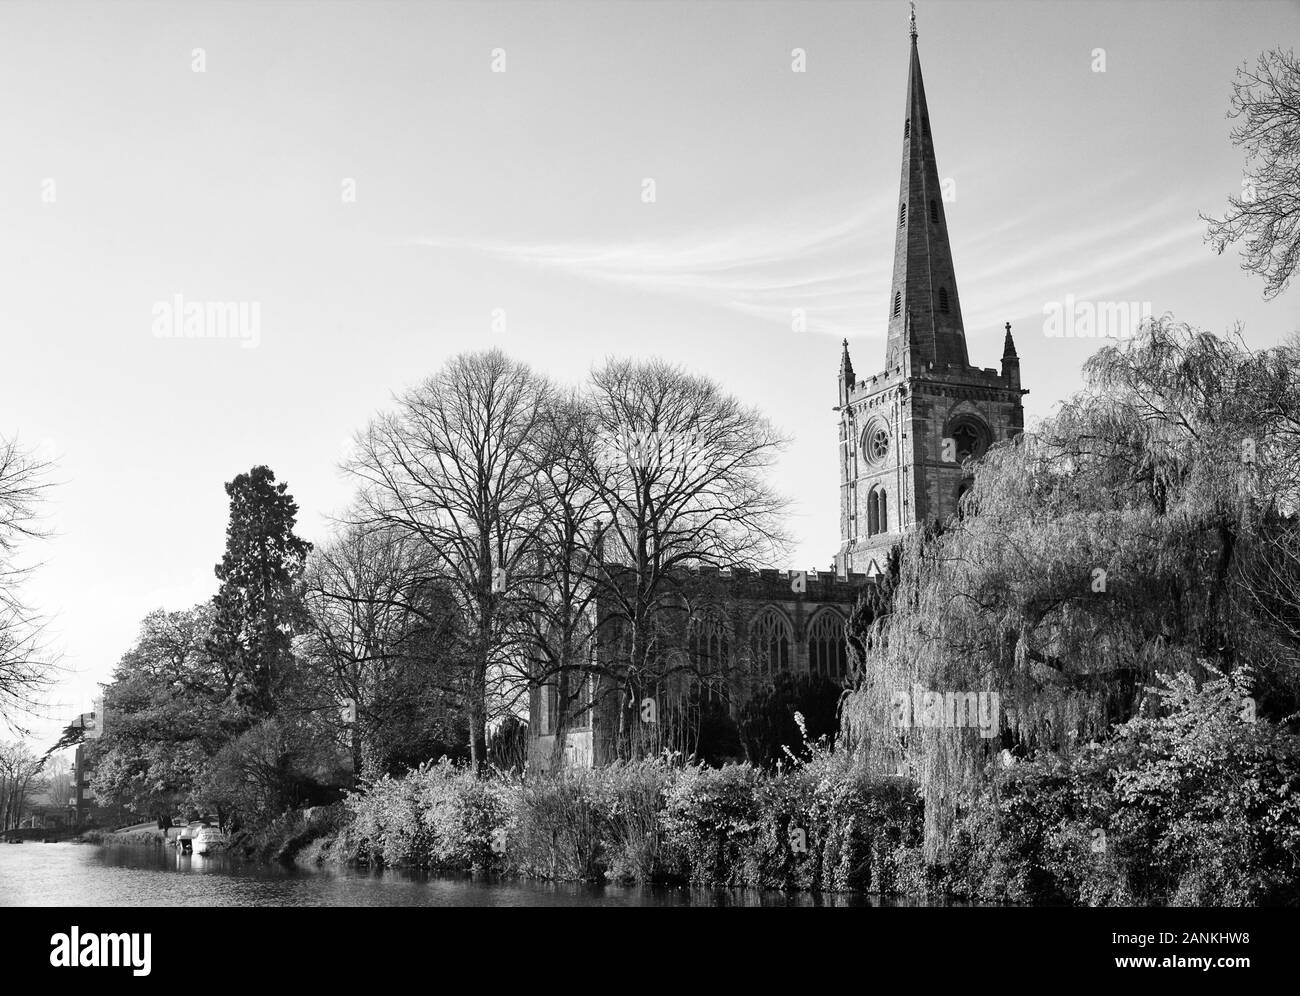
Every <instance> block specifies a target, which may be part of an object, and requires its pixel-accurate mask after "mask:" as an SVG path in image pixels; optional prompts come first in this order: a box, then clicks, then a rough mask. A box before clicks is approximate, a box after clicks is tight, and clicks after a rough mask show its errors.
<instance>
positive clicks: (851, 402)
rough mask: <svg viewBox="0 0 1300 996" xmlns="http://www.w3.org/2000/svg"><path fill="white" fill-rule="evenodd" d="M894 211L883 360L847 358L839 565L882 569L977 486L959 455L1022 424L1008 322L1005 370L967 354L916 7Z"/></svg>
mask: <svg viewBox="0 0 1300 996" xmlns="http://www.w3.org/2000/svg"><path fill="white" fill-rule="evenodd" d="M911 35H912V60H911V70H910V72H909V75H908V81H907V107H906V110H905V111H904V117H903V169H902V180H901V183H900V189H899V193H898V209H897V211H896V212H895V219H896V224H897V226H898V227H897V232H896V235H895V238H894V277H893V286H892V288H891V289H890V295H889V314H888V325H887V335H886V340H885V368H884V370H883V371H881V372H880V373H876V374H874V375H872V376H870V377H864V378H862V379H858V378H857V377H856V375H855V374H854V372H853V363H852V361H851V360H850V359H849V346H848V341H847V340H846V341H845V343H844V352H843V355H842V356H841V358H840V373H839V404H838V405H837V406H836V409H835V410H836V411H837V412H839V415H840V549H839V553H838V554H837V555H836V557H835V567H836V570H837V571H838V572H839V573H841V574H844V573H848V572H854V571H862V572H865V573H867V574H875V573H878V572H879V571H880V570H881V569H883V567H884V562H885V554H886V553H888V551H889V548H890V547H891V546H893V545H894V544H895V543H897V542H898V540H899V539H900V537H901V536H902V534H903V533H905V532H907V531H909V530H912V529H916V528H918V527H920V526H921V525H923V524H924V523H926V522H929V521H932V520H943V519H947V518H948V517H950V516H951V515H953V513H954V512H956V511H957V507H958V502H959V500H960V498H961V496H962V495H963V494H964V493H965V491H966V489H967V488H968V487H969V486H970V480H971V475H970V472H969V470H968V469H967V468H966V467H964V466H963V463H964V461H965V460H966V459H967V458H968V457H979V456H981V455H983V453H984V451H985V450H986V449H988V447H989V446H990V445H992V444H993V443H994V442H998V441H1001V440H1006V439H1011V438H1013V437H1014V436H1016V435H1018V434H1019V433H1020V432H1022V431H1023V429H1024V408H1023V407H1022V405H1021V397H1022V395H1025V394H1028V393H1029V392H1028V391H1025V390H1022V389H1021V387H1020V360H1019V358H1018V357H1017V355H1016V347H1015V343H1014V342H1013V341H1012V339H1011V325H1010V324H1009V323H1008V324H1007V326H1006V338H1005V340H1004V343H1003V348H1002V369H1001V371H998V370H994V369H991V368H984V369H981V368H979V367H975V366H971V364H970V360H969V358H968V356H967V352H966V329H965V326H964V325H963V323H962V317H961V298H960V296H959V295H958V293H957V277H956V272H955V270H954V268H953V261H952V248H951V246H950V245H949V242H948V223H947V220H946V218H945V215H944V205H943V196H942V192H941V190H940V185H939V168H938V166H937V164H936V161H935V155H934V140H933V138H932V137H931V132H930V113H929V109H928V108H927V106H926V102H925V85H924V84H923V83H922V81H921V58H920V56H919V55H918V54H917V47H916V15H915V12H913V15H912V26H911Z"/></svg>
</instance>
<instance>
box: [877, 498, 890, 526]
mask: <svg viewBox="0 0 1300 996" xmlns="http://www.w3.org/2000/svg"><path fill="white" fill-rule="evenodd" d="M879 494H880V531H881V532H882V533H887V532H889V499H888V498H887V497H886V495H885V489H884V488H880V489H879Z"/></svg>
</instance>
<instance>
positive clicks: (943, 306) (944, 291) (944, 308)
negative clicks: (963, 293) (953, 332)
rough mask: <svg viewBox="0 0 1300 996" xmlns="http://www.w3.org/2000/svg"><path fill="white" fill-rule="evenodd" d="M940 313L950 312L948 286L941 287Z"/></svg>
mask: <svg viewBox="0 0 1300 996" xmlns="http://www.w3.org/2000/svg"><path fill="white" fill-rule="evenodd" d="M939 314H941V315H946V314H948V288H947V287H940V288H939Z"/></svg>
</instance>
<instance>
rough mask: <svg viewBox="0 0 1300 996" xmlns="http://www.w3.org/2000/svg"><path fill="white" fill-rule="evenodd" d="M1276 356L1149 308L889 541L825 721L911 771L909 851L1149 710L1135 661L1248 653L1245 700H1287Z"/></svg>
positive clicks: (1287, 492) (1293, 382)
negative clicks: (1050, 405) (1071, 387)
mask: <svg viewBox="0 0 1300 996" xmlns="http://www.w3.org/2000/svg"><path fill="white" fill-rule="evenodd" d="M1298 360H1300V343H1297V342H1296V341H1292V342H1289V343H1287V344H1285V345H1283V346H1279V347H1276V348H1274V349H1271V350H1265V351H1261V352H1252V351H1251V350H1250V349H1248V348H1247V347H1246V346H1245V345H1244V343H1243V342H1242V341H1241V339H1240V338H1239V337H1234V338H1221V337H1216V336H1214V335H1210V334H1207V333H1204V332H1201V331H1198V330H1194V329H1191V328H1189V327H1188V326H1186V325H1181V324H1178V323H1175V322H1173V321H1172V320H1170V319H1168V318H1164V319H1157V320H1153V321H1151V322H1149V323H1148V324H1147V325H1146V326H1145V327H1144V329H1143V334H1142V335H1141V336H1140V337H1139V338H1137V339H1135V340H1134V341H1133V342H1132V343H1130V344H1128V345H1127V346H1126V347H1118V346H1113V347H1108V348H1106V349H1104V350H1102V351H1100V352H1099V353H1097V354H1096V355H1094V356H1093V357H1092V358H1091V359H1090V360H1089V361H1088V362H1087V363H1086V364H1085V367H1084V375H1085V378H1084V379H1085V388H1084V390H1083V391H1082V392H1080V393H1079V394H1078V395H1076V396H1074V397H1073V398H1071V399H1070V400H1069V401H1067V402H1066V403H1064V404H1063V406H1062V408H1061V410H1060V411H1059V413H1058V414H1057V415H1056V416H1055V417H1054V418H1052V419H1050V420H1048V421H1046V422H1045V423H1044V424H1043V425H1042V426H1041V428H1040V431H1038V432H1036V433H1034V434H1032V435H1024V436H1021V437H1019V438H1018V439H1017V440H1015V441H1013V442H1008V443H1005V444H1000V445H998V446H996V447H994V448H993V449H992V450H990V451H989V453H987V454H986V455H985V457H984V458H983V459H982V460H981V461H980V463H979V465H978V467H976V468H975V470H976V476H975V484H974V487H973V488H972V489H971V491H970V492H968V494H967V496H966V498H965V499H964V506H963V515H962V516H961V517H960V518H959V519H956V520H954V521H952V522H950V523H948V528H947V529H946V530H943V531H935V530H929V531H925V532H922V533H917V534H913V535H912V536H910V537H909V538H908V539H907V540H906V542H905V544H904V545H903V548H902V550H901V556H900V557H899V558H898V561H897V566H896V567H894V568H893V570H892V571H891V573H890V574H888V575H887V581H886V585H885V589H886V597H887V601H888V604H883V605H882V604H879V603H881V602H882V597H881V596H880V595H877V596H875V599H876V603H877V604H875V605H873V606H872V607H871V608H870V609H869V610H866V611H861V612H859V613H858V614H857V615H856V616H855V619H854V620H853V621H852V622H851V623H850V628H851V630H852V632H851V634H850V646H851V649H852V650H853V652H854V656H855V657H856V658H857V659H856V661H855V665H856V668H855V670H856V673H857V675H858V682H857V686H856V688H855V689H854V690H853V691H852V692H851V693H850V694H849V695H848V696H847V698H846V701H845V704H844V725H845V728H846V730H847V731H848V736H849V738H850V739H851V741H852V744H853V746H854V749H855V750H856V751H857V752H858V754H859V755H860V757H861V758H862V760H863V763H865V764H867V765H868V766H870V767H871V768H873V769H874V770H877V771H882V772H887V773H891V774H893V773H897V774H903V775H906V776H909V777H911V778H914V779H915V780H916V781H917V782H918V783H919V784H920V786H921V788H922V791H923V793H924V796H925V800H926V823H927V826H926V842H927V853H928V855H929V857H931V859H940V858H942V856H943V854H944V853H945V851H946V849H947V845H948V838H949V831H950V829H951V826H952V821H953V819H954V817H955V815H956V814H957V813H958V812H959V810H960V808H961V807H962V805H963V804H964V802H965V801H966V800H967V799H968V798H969V796H970V793H971V792H973V791H974V790H976V789H977V788H979V787H981V786H982V785H984V784H986V783H987V782H988V781H989V780H991V781H992V782H993V783H994V785H996V780H997V778H998V772H999V770H1001V768H1002V767H1003V766H1004V765H1006V764H1008V763H1010V762H1011V761H1012V759H1013V758H1014V757H1015V756H1018V755H1024V754H1026V753H1028V752H1030V751H1033V750H1039V749H1045V750H1051V751H1056V752H1059V753H1062V754H1069V753H1070V752H1071V751H1073V750H1074V749H1075V748H1076V747H1077V746H1079V745H1080V744H1082V743H1086V742H1088V741H1091V740H1098V739H1102V738H1104V737H1105V736H1106V734H1107V732H1108V730H1109V729H1110V728H1111V726H1112V725H1113V724H1115V723H1118V722H1123V721H1125V720H1127V719H1129V718H1131V717H1132V716H1133V715H1134V714H1135V713H1136V712H1138V711H1139V710H1142V709H1144V708H1146V709H1148V710H1149V709H1153V708H1156V706H1157V703H1156V701H1155V699H1154V698H1153V697H1152V695H1151V692H1150V691H1149V686H1151V685H1153V684H1154V683H1155V676H1156V675H1157V674H1161V673H1177V672H1185V673H1190V674H1192V675H1194V676H1198V677H1199V676H1201V675H1202V674H1203V673H1204V669H1205V666H1206V665H1212V666H1213V667H1214V668H1217V669H1218V670H1220V671H1223V672H1225V673H1231V672H1233V671H1234V670H1235V669H1237V668H1238V667H1240V666H1242V665H1244V664H1250V665H1252V666H1253V667H1254V669H1255V672H1256V673H1257V674H1259V675H1261V680H1260V682H1259V684H1258V685H1257V693H1256V694H1257V696H1258V703H1252V706H1254V705H1256V704H1258V707H1259V708H1262V709H1266V710H1268V711H1271V712H1272V713H1273V714H1275V715H1277V714H1285V713H1288V712H1290V711H1292V710H1294V709H1295V707H1296V699H1295V689H1296V688H1297V685H1298V684H1300V682H1298V681H1297V673H1298V670H1300V570H1297V568H1298V566H1300V544H1298V543H1297V526H1296V522H1297V517H1296V512H1297V508H1298V506H1300V478H1298V476H1297V475H1298V472H1300V363H1298V362H1297V361H1298Z"/></svg>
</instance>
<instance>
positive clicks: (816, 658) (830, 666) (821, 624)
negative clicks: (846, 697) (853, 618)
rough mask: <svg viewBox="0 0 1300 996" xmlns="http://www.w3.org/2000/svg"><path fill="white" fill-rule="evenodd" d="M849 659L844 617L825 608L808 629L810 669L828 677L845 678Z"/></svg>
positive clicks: (814, 672)
mask: <svg viewBox="0 0 1300 996" xmlns="http://www.w3.org/2000/svg"><path fill="white" fill-rule="evenodd" d="M848 660H849V658H848V646H847V645H846V644H845V642H844V618H843V617H842V616H841V615H840V614H839V613H838V612H834V611H831V610H829V609H827V610H823V611H822V612H821V613H820V614H819V615H818V616H817V618H816V619H814V620H813V624H812V626H811V627H809V629H808V670H809V671H811V672H812V673H813V674H823V675H825V676H826V677H828V678H843V677H844V674H845V672H846V671H848Z"/></svg>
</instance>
